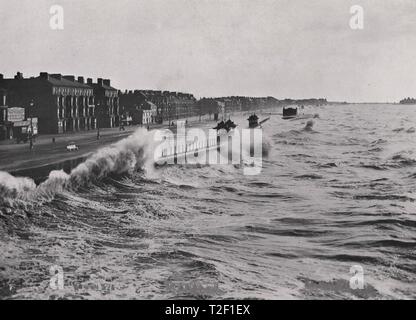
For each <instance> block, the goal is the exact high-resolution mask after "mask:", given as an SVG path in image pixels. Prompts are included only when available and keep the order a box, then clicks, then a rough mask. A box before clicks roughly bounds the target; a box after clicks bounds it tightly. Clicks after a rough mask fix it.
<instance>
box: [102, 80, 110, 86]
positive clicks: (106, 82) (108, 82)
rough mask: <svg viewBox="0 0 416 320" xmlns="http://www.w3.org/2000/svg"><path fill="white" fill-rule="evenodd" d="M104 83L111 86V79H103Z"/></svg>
mask: <svg viewBox="0 0 416 320" xmlns="http://www.w3.org/2000/svg"><path fill="white" fill-rule="evenodd" d="M103 83H104V84H105V85H106V86H108V87H109V86H110V84H111V81H110V79H104V80H103Z"/></svg>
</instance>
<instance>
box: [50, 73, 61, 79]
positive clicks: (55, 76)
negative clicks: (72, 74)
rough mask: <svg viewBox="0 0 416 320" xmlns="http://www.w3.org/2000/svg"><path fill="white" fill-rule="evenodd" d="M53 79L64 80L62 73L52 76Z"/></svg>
mask: <svg viewBox="0 0 416 320" xmlns="http://www.w3.org/2000/svg"><path fill="white" fill-rule="evenodd" d="M51 77H53V78H55V79H58V80H62V74H60V73H55V74H51Z"/></svg>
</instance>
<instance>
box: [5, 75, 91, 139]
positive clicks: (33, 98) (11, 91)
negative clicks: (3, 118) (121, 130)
mask: <svg viewBox="0 0 416 320" xmlns="http://www.w3.org/2000/svg"><path fill="white" fill-rule="evenodd" d="M0 86H1V87H3V88H5V89H7V92H8V100H9V102H8V104H9V107H10V106H12V107H17V108H24V109H25V111H26V118H37V121H38V129H39V133H41V134H59V133H65V132H74V131H80V130H92V129H94V128H95V127H96V119H95V106H94V92H93V88H92V87H90V86H88V85H86V84H85V83H84V78H83V77H78V78H77V79H75V77H74V76H62V75H61V74H48V73H46V72H41V73H40V75H39V76H38V77H31V78H24V77H23V74H21V73H19V72H18V73H17V74H16V76H15V77H14V78H13V79H4V78H3V76H0Z"/></svg>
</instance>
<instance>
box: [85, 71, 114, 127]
mask: <svg viewBox="0 0 416 320" xmlns="http://www.w3.org/2000/svg"><path fill="white" fill-rule="evenodd" d="M87 84H88V86H89V87H91V88H93V89H94V100H95V107H96V117H97V122H98V126H99V127H100V128H114V127H118V126H119V125H120V120H121V117H120V104H119V96H118V90H117V89H115V88H113V87H112V86H111V81H110V80H109V79H101V78H98V79H97V82H96V83H93V81H92V79H90V78H89V79H87Z"/></svg>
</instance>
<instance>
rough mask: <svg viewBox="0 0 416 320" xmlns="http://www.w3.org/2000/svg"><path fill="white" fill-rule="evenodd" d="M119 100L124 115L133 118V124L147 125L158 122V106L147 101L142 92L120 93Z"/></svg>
mask: <svg viewBox="0 0 416 320" xmlns="http://www.w3.org/2000/svg"><path fill="white" fill-rule="evenodd" d="M119 98H120V106H121V108H122V109H123V113H124V114H125V115H126V116H130V117H131V118H132V124H135V125H137V124H140V125H143V124H144V125H146V124H151V123H155V122H156V115H157V106H156V105H155V104H154V103H152V102H151V101H149V100H147V98H146V96H145V95H144V94H143V93H142V92H141V91H139V90H134V91H131V90H130V91H125V92H124V93H121V92H119Z"/></svg>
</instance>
